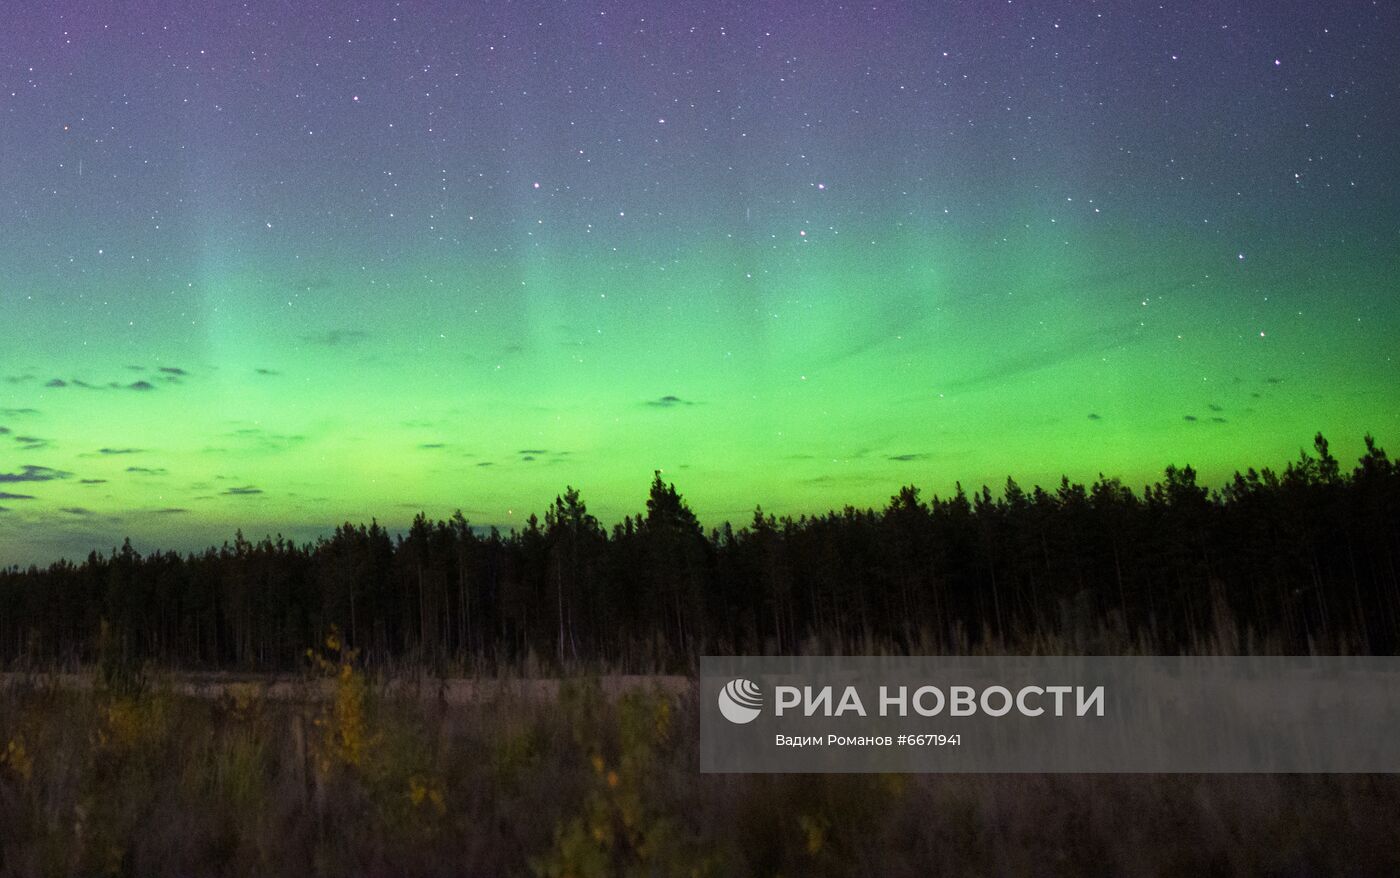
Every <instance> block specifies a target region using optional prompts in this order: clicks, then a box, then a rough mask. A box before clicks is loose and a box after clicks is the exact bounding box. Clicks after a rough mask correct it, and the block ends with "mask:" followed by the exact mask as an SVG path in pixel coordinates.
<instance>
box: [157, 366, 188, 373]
mask: <svg viewBox="0 0 1400 878" xmlns="http://www.w3.org/2000/svg"><path fill="white" fill-rule="evenodd" d="M157 371H160V372H164V373H165V374H167V375H188V374H190V373H188V372H186V371H185V370H184V369H181V368H180V367H179V366H161V367H160V369H159V370H157Z"/></svg>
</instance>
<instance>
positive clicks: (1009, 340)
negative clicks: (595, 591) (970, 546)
mask: <svg viewBox="0 0 1400 878" xmlns="http://www.w3.org/2000/svg"><path fill="white" fill-rule="evenodd" d="M1333 7H1335V8H1333ZM1397 58H1400V6H1397V5H1396V4H1394V3H1390V2H1384V3H1338V4H1330V3H1327V4H1323V3H1315V2H1270V3H1264V2H1259V3H1253V4H1237V3H1218V2H1196V3H1189V4H1171V3H1168V4H1166V5H1165V6H1158V5H1155V4H1145V3H1129V2H1123V3H1091V2H1079V0H1076V2H1037V3H1029V2H1019V0H1018V2H1002V3H993V2H986V3H974V2H967V3H957V4H951V3H939V4H933V3H912V2H911V3H879V4H868V3H867V4H848V5H835V4H826V3H817V2H811V3H796V2H766V3H748V2H736V3H723V2H715V0H695V2H684V3H677V2H655V3H601V4H600V3H589V4H584V3H573V2H569V3H562V2H561V3H550V4H524V3H475V2H451V3H449V2H421V3H419V2H414V3H402V4H392V5H390V4H365V3H344V2H325V3H316V2H310V3H308V2H298V3H282V2H263V0H252V2H248V3H244V4H232V3H213V4H187V3H151V2H146V3H129V4H121V3H114V4H78V3H73V2H66V0H64V2H53V3H46V4H26V5H25V8H23V9H22V10H20V11H15V10H10V11H9V13H8V16H7V20H6V22H5V24H4V26H3V27H2V28H0V331H2V332H3V345H2V346H0V564H6V563H28V562H31V561H40V562H43V561H48V560H52V559H53V558H56V557H58V556H60V555H68V556H70V557H72V556H86V554H87V552H88V550H90V549H93V548H99V549H104V550H105V549H110V548H111V547H112V546H113V545H117V544H119V543H120V541H121V538H122V537H123V536H125V535H130V536H131V537H132V539H133V543H134V544H135V545H136V546H137V548H139V549H152V548H167V547H174V548H181V549H190V548H195V547H198V546H201V545H206V544H209V543H214V542H222V541H223V540H224V539H225V538H229V537H231V535H232V533H233V531H234V529H235V528H239V527H241V528H243V529H244V531H245V532H246V533H248V534H249V535H250V536H254V537H261V536H262V535H263V534H266V533H274V534H275V533H278V532H281V533H284V534H287V535H288V536H295V537H297V538H299V539H301V538H309V537H311V536H313V535H315V534H317V533H324V532H327V531H328V530H329V529H330V528H331V527H333V526H334V525H335V524H337V523H339V522H341V521H344V520H347V519H349V520H354V521H357V522H358V521H368V519H369V518H370V517H371V516H377V517H378V519H379V520H380V521H381V522H382V523H385V524H388V525H390V526H391V527H400V526H402V525H404V524H405V523H406V522H407V521H408V520H409V519H410V518H411V517H412V515H413V514H414V513H415V512H416V511H418V510H420V509H421V510H424V511H426V512H427V513H428V514H429V515H431V516H435V517H443V516H447V515H449V514H451V512H452V511H453V510H454V509H457V508H461V509H462V510H463V512H464V513H465V514H466V515H467V516H468V518H470V519H471V520H472V521H473V523H476V524H481V525H487V524H498V525H501V526H503V527H509V526H512V525H516V526H518V525H519V524H521V519H522V518H523V517H524V516H526V515H528V514H529V513H530V512H531V511H537V512H538V511H542V510H543V509H544V507H545V505H546V504H547V503H548V502H549V501H551V500H552V498H553V497H554V495H555V494H556V493H558V492H560V491H562V489H563V488H564V486H565V485H566V484H573V485H576V486H578V487H579V488H581V490H582V491H583V496H584V499H585V500H586V501H588V502H589V505H590V510H591V511H593V512H594V513H595V514H597V515H599V517H600V518H601V519H602V520H603V521H604V522H605V523H610V522H612V521H615V520H617V518H618V517H620V516H621V515H623V514H626V513H631V512H635V511H638V510H640V509H641V508H642V506H643V501H644V499H645V493H646V489H647V484H648V482H649V480H650V479H651V475H652V471H653V470H655V469H661V470H662V471H663V472H664V475H665V477H666V478H668V479H671V480H674V481H675V483H676V485H677V487H678V488H679V489H680V490H681V491H682V493H683V494H684V495H685V496H686V498H687V499H688V500H689V501H690V502H691V504H692V505H693V506H694V507H695V509H696V511H697V512H698V513H699V514H700V516H701V518H702V520H703V521H705V522H706V523H707V524H717V523H719V522H720V521H722V520H724V519H726V518H727V519H731V520H733V521H735V522H736V524H737V523H742V522H746V521H747V520H748V519H749V517H750V516H751V515H752V511H753V508H754V506H755V504H759V503H761V504H762V505H763V508H764V509H765V511H770V512H775V513H779V514H782V513H801V512H817V511H824V510H826V509H828V508H831V507H838V508H839V507H840V506H842V505H844V504H846V503H852V504H856V505H869V504H874V505H880V504H882V503H883V502H884V501H885V500H886V499H887V498H888V497H889V496H890V495H891V494H892V493H894V492H896V491H897V490H898V488H899V486H900V485H902V484H907V483H911V482H912V483H915V484H918V485H920V486H922V487H923V488H924V489H925V491H926V492H929V493H933V492H937V493H944V494H946V493H949V492H950V491H951V490H952V488H953V483H954V480H955V479H960V480H962V482H963V484H964V485H966V486H968V487H969V488H975V487H977V486H980V485H981V484H983V483H987V484H990V485H992V486H993V488H994V489H999V488H1000V486H1001V484H1002V483H1003V482H1004V480H1005V478H1006V476H1007V475H1013V476H1015V477H1016V478H1017V479H1018V480H1019V481H1021V482H1022V483H1023V484H1027V485H1028V484H1031V483H1035V482H1040V483H1044V484H1049V483H1054V482H1058V480H1059V476H1060V474H1061V473H1066V474H1068V475H1070V476H1071V477H1072V478H1075V479H1079V480H1089V479H1092V478H1094V477H1095V476H1096V475H1097V474H1098V473H1099V472H1104V473H1106V474H1108V475H1117V476H1121V477H1123V479H1124V480H1125V481H1126V482H1127V483H1129V484H1130V485H1133V486H1137V487H1140V486H1141V485H1142V484H1143V483H1144V482H1147V481H1150V480H1152V479H1154V478H1157V477H1160V473H1161V470H1162V468H1163V467H1164V466H1165V465H1166V464H1167V463H1171V462H1175V463H1177V464H1185V463H1190V464H1193V465H1195V466H1196V467H1197V469H1198V470H1200V471H1201V473H1202V476H1203V478H1204V479H1205V480H1206V481H1208V482H1211V483H1219V481H1220V480H1221V479H1223V478H1224V477H1226V476H1227V475H1228V474H1229V473H1230V472H1232V471H1233V470H1234V469H1236V468H1240V467H1246V466H1250V465H1261V464H1268V465H1280V464H1282V463H1284V462H1285V461H1287V460H1289V459H1292V458H1294V457H1296V456H1297V454H1298V451H1299V449H1300V448H1301V447H1303V446H1305V445H1309V444H1310V443H1311V438H1312V436H1313V434H1314V433H1315V432H1317V431H1318V430H1321V431H1323V432H1324V433H1326V434H1327V435H1328V437H1329V438H1331V439H1332V441H1333V449H1334V451H1335V452H1337V453H1338V456H1339V457H1341V458H1343V460H1344V461H1345V460H1349V459H1351V458H1353V457H1354V456H1355V455H1356V454H1357V453H1359V450H1360V448H1361V438H1362V436H1363V434H1365V433H1367V432H1371V433H1373V434H1375V435H1376V437H1377V439H1378V440H1379V441H1380V443H1381V444H1382V445H1390V446H1395V445H1400V441H1398V440H1400V405H1397V403H1400V366H1397V362H1396V351H1397V345H1396V342H1397V340H1398V339H1400V281H1398V280H1397V278H1400V272H1398V271H1397V269H1400V197H1397V196H1400V191H1397V190H1400V174H1398V173H1397V170H1396V169H1397V168H1400V146H1398V145H1397V143H1398V142H1400V64H1398V63H1397ZM1391 450H1396V449H1394V448H1392V449H1391Z"/></svg>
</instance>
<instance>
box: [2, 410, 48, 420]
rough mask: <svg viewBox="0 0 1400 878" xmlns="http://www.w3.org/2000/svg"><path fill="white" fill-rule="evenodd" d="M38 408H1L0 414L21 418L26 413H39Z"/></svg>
mask: <svg viewBox="0 0 1400 878" xmlns="http://www.w3.org/2000/svg"><path fill="white" fill-rule="evenodd" d="M37 414H39V410H38V409H0V415H8V416H10V417H12V418H20V417H24V416H25V415H37Z"/></svg>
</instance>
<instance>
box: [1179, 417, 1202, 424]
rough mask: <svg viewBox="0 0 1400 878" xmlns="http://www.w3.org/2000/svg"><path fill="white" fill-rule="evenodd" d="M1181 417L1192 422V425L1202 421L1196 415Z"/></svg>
mask: <svg viewBox="0 0 1400 878" xmlns="http://www.w3.org/2000/svg"><path fill="white" fill-rule="evenodd" d="M1181 417H1182V420H1184V421H1188V422H1190V423H1192V424H1194V423H1196V422H1197V421H1199V420H1200V418H1198V417H1196V416H1195V415H1182V416H1181Z"/></svg>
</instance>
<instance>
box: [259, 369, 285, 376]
mask: <svg viewBox="0 0 1400 878" xmlns="http://www.w3.org/2000/svg"><path fill="white" fill-rule="evenodd" d="M253 371H254V372H255V373H257V374H258V375H281V374H282V373H281V372H278V371H277V370H276V369H263V368H257V369H254V370H253Z"/></svg>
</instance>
